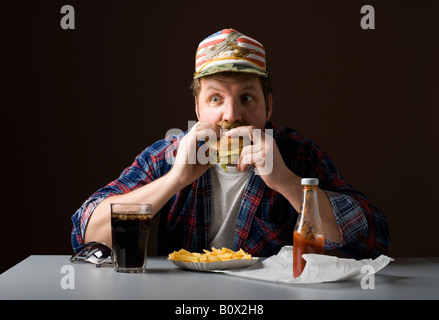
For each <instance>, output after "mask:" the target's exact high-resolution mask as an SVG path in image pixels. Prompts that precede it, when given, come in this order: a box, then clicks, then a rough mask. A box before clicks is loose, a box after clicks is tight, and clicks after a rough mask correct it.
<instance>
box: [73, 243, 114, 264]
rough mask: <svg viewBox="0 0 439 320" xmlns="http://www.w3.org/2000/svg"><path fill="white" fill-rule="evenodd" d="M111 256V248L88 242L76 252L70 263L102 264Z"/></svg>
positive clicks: (103, 244)
mask: <svg viewBox="0 0 439 320" xmlns="http://www.w3.org/2000/svg"><path fill="white" fill-rule="evenodd" d="M110 256H111V248H110V247H108V246H107V245H106V244H105V243H100V242H89V243H87V244H86V245H84V246H83V247H82V248H80V249H79V250H78V251H76V252H75V253H74V254H73V255H72V257H71V258H70V261H72V262H73V261H78V260H85V261H88V262H91V263H102V262H104V261H105V260H107V259H108V258H109V257H110Z"/></svg>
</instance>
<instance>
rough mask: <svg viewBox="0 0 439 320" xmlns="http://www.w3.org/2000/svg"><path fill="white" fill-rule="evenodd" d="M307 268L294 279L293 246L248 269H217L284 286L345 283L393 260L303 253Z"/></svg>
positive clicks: (233, 274) (286, 247)
mask: <svg viewBox="0 0 439 320" xmlns="http://www.w3.org/2000/svg"><path fill="white" fill-rule="evenodd" d="M302 257H303V259H305V260H306V265H305V269H304V270H303V272H302V274H301V275H300V277H298V278H294V277H293V247H292V246H285V247H283V248H282V249H281V250H280V251H279V253H278V254H277V255H274V256H271V257H269V258H267V259H265V260H264V261H262V262H260V263H256V264H254V265H252V266H250V267H248V268H245V269H229V270H216V272H223V273H227V274H229V275H232V276H237V277H244V278H249V279H255V280H264V281H271V282H284V283H319V282H330V281H342V280H348V279H352V278H355V277H361V276H364V275H365V274H366V273H367V274H368V275H370V274H373V273H376V272H378V271H379V270H381V269H382V268H384V267H385V266H386V265H387V264H388V263H389V262H390V261H394V260H393V259H392V258H390V257H387V256H385V255H381V256H379V257H378V258H376V259H374V260H373V259H364V260H359V261H357V260H355V259H345V258H337V257H333V256H327V255H321V254H304V255H303V256H302ZM364 266H368V267H366V268H364V269H362V268H363V267H364Z"/></svg>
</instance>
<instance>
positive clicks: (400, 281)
mask: <svg viewBox="0 0 439 320" xmlns="http://www.w3.org/2000/svg"><path fill="white" fill-rule="evenodd" d="M148 268H149V269H148V272H147V273H143V274H122V273H117V272H115V271H114V270H113V268H112V267H111V266H106V267H101V268H96V267H95V265H93V264H89V263H78V262H75V263H71V262H70V261H69V256H67V255H66V256H63V255H33V256H30V257H28V258H27V259H25V260H24V261H22V262H20V263H19V264H17V265H16V266H14V267H13V268H11V269H9V270H7V271H6V272H4V273H3V274H1V275H0V299H149V300H155V299H160V300H199V299H202V300H210V299H214V300H218V299H220V300H223V299H225V300H235V299H239V300H272V299H273V300H285V299H287V300H295V299H439V258H395V261H394V262H391V263H390V264H389V265H388V266H387V267H386V268H384V269H383V270H381V271H380V272H379V273H378V274H376V275H375V289H362V287H361V285H360V279H355V280H349V281H343V282H334V283H321V284H278V283H270V282H264V281H256V280H249V279H243V278H238V277H234V276H230V275H226V274H221V273H210V272H195V271H187V270H181V269H178V268H177V267H175V266H174V265H173V264H172V263H171V262H169V261H167V260H166V257H150V258H149V259H148ZM73 275H74V279H73V278H72V276H73ZM68 278H69V279H70V281H67V279H68ZM63 286H64V287H65V289H63ZM69 286H70V287H72V286H74V289H69V288H68V287H69ZM66 287H67V288H66Z"/></svg>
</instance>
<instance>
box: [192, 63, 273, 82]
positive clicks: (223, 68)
mask: <svg viewBox="0 0 439 320" xmlns="http://www.w3.org/2000/svg"><path fill="white" fill-rule="evenodd" d="M221 72H238V73H252V74H256V75H258V76H260V77H268V73H267V71H265V70H263V69H262V68H258V67H256V66H254V67H253V66H250V65H248V64H242V63H224V64H220V65H215V66H212V67H206V68H204V69H202V70H200V71H199V72H198V73H195V74H194V79H197V78H201V77H205V76H209V75H212V74H217V73H221Z"/></svg>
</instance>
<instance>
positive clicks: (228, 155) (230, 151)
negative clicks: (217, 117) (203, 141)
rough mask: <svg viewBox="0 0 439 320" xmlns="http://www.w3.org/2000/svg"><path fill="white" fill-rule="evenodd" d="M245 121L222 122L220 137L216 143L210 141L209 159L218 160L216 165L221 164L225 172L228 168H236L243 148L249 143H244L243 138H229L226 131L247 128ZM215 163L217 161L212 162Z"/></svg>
mask: <svg viewBox="0 0 439 320" xmlns="http://www.w3.org/2000/svg"><path fill="white" fill-rule="evenodd" d="M247 125H248V123H246V122H244V121H232V122H229V121H220V122H218V123H217V126H218V127H220V128H221V134H220V137H219V138H218V139H217V140H216V141H208V142H207V144H208V147H209V150H208V152H209V157H212V158H213V159H214V158H216V163H220V164H221V166H222V167H223V169H224V170H225V171H227V167H226V166H235V165H236V164H237V163H238V160H239V155H240V154H241V151H242V148H243V147H244V146H245V145H248V144H249V143H244V139H243V137H227V136H225V135H224V133H225V132H226V131H225V130H230V129H233V128H237V127H241V126H247ZM212 162H215V161H212Z"/></svg>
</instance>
